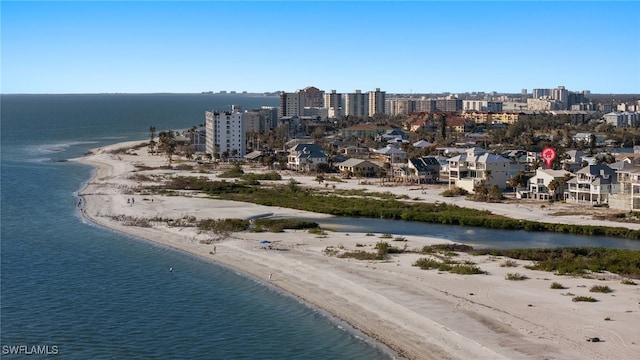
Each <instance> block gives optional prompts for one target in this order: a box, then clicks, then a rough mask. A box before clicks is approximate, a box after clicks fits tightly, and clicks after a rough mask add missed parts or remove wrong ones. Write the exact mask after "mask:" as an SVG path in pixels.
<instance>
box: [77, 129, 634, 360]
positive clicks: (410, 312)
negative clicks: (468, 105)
mask: <svg viewBox="0 0 640 360" xmlns="http://www.w3.org/2000/svg"><path fill="white" fill-rule="evenodd" d="M136 143H140V142H129V143H120V144H115V145H112V146H108V147H103V148H98V149H95V150H93V151H92V154H89V155H87V156H85V157H83V158H80V159H74V160H73V161H78V162H81V163H84V164H89V165H92V166H94V167H95V174H94V176H93V178H92V179H91V180H90V181H89V182H88V184H87V186H86V188H85V189H83V190H82V191H81V193H80V195H81V197H82V203H81V204H80V208H81V209H82V212H83V214H84V215H85V216H86V217H87V218H89V219H91V220H92V221H93V222H95V223H97V224H100V225H102V226H105V227H108V228H110V229H113V230H116V231H121V232H123V233H127V234H130V235H133V236H136V237H139V238H143V239H146V240H149V241H153V242H156V243H159V244H162V245H165V246H169V247H172V248H175V249H179V250H182V251H186V252H188V253H191V254H194V255H196V256H199V257H202V258H206V259H209V260H211V261H214V262H217V263H220V264H224V265H226V266H230V267H232V268H234V269H237V270H238V271H240V272H242V273H246V274H250V275H252V276H255V277H257V278H259V279H262V280H264V281H265V282H268V283H270V284H272V285H273V286H276V287H278V288H280V289H282V290H283V291H285V292H287V293H289V294H292V295H293V296H296V297H299V298H300V299H302V300H304V301H306V302H308V303H310V304H312V305H313V306H317V307H319V308H322V309H324V310H326V311H327V312H329V313H331V314H333V315H334V316H336V317H338V318H340V319H342V320H344V321H346V322H347V323H349V324H350V325H351V326H353V327H354V328H356V329H358V330H360V331H362V332H363V333H365V334H367V335H368V336H370V337H371V338H373V339H375V340H378V341H379V342H381V343H383V344H385V345H386V346H388V347H389V348H390V349H392V350H393V351H395V352H396V353H397V354H398V355H399V357H401V358H407V359H634V358H637V356H638V354H640V326H639V325H638V324H640V286H633V285H623V284H621V278H619V277H617V276H614V275H611V274H597V275H595V276H594V277H593V278H591V279H587V278H582V277H567V276H556V275H554V274H552V273H549V272H542V271H533V270H528V269H525V268H524V265H527V263H528V262H526V261H517V263H518V267H515V268H513V267H502V266H500V265H501V264H503V263H504V261H505V259H503V258H497V257H492V256H477V257H471V256H468V255H466V254H461V255H460V256H459V258H458V260H464V259H465V258H467V257H468V258H469V260H471V261H473V262H475V263H476V264H477V266H479V267H480V268H481V269H482V270H484V271H486V274H481V275H455V274H451V273H447V272H438V271H435V270H421V269H419V268H418V267H416V266H412V264H413V263H414V262H415V261H416V260H417V259H418V258H421V257H424V256H425V255H420V254H415V253H404V254H391V255H390V258H389V259H388V260H385V261H361V260H355V259H343V258H338V257H336V256H330V255H328V254H327V253H326V252H325V250H326V249H327V248H330V249H335V250H337V251H346V250H359V249H364V250H369V251H373V246H374V245H375V244H376V243H377V242H378V241H381V239H380V236H381V235H382V234H373V236H372V235H371V234H364V233H361V234H357V233H349V234H345V233H338V232H327V234H326V235H314V234H310V233H308V232H306V231H286V232H284V233H266V232H265V233H252V232H242V233H234V234H233V235H232V236H231V237H229V238H227V239H224V240H221V241H218V242H215V243H212V244H203V243H201V242H200V241H201V240H204V239H205V238H206V235H205V234H198V233H197V231H196V229H195V228H194V227H181V226H172V227H169V226H167V225H166V222H152V226H150V227H140V226H128V225H126V224H125V222H124V221H123V220H122V219H125V218H137V219H141V218H144V219H152V218H170V219H182V218H186V217H195V218H197V219H210V218H215V219H221V218H245V219H246V218H251V217H256V216H263V215H266V214H272V215H274V216H304V217H311V218H312V217H323V216H326V215H323V214H316V213H310V212H304V211H298V210H292V209H286V208H279V207H266V206H260V205H254V204H248V203H239V202H232V201H220V200H211V199H207V198H205V197H203V196H201V195H199V194H197V193H189V192H185V193H184V194H183V195H184V196H163V195H158V194H141V193H140V192H139V187H140V186H144V185H148V183H145V182H144V180H143V181H140V180H139V179H141V178H142V177H140V176H138V175H145V176H146V177H150V178H153V177H154V176H168V175H172V174H173V173H181V174H182V175H193V176H206V177H209V178H212V179H213V178H215V177H216V175H215V173H216V172H213V173H206V174H205V173H199V172H196V171H195V170H193V171H189V170H183V171H179V170H170V169H166V168H162V169H161V168H160V167H162V166H164V165H166V163H167V162H166V158H165V157H163V156H159V155H157V156H151V155H148V154H147V148H146V147H144V148H141V149H139V150H136V151H128V152H126V153H118V154H115V153H112V150H114V149H117V148H130V147H131V146H133V145H135V144H136ZM174 165H175V164H174ZM174 168H175V166H174ZM247 171H251V170H247ZM291 177H293V178H295V179H296V181H298V182H300V183H301V186H310V187H316V188H319V187H324V185H320V184H318V183H317V182H316V181H315V180H314V179H315V176H299V175H297V174H290V175H283V180H282V183H286V181H288V180H289V178H291ZM335 185H336V187H338V188H342V189H347V188H358V189H363V188H364V189H367V190H370V191H389V192H393V193H398V194H406V195H409V196H410V197H411V198H412V199H413V198H420V199H424V200H425V201H429V202H434V201H441V202H449V203H454V204H457V205H460V206H464V207H470V208H471V207H472V208H481V209H486V210H489V211H491V212H493V213H496V214H501V215H506V216H510V217H514V218H522V219H529V220H537V221H547V222H561V223H572V224H585V223H589V224H592V225H596V224H601V225H608V226H627V227H632V228H634V229H640V224H620V223H613V222H608V221H602V220H594V219H592V218H591V217H590V216H589V215H588V214H584V213H580V212H579V211H577V210H576V209H572V208H571V207H570V206H569V205H566V204H560V203H558V204H548V203H545V206H544V207H543V206H541V203H533V202H522V203H507V204H487V203H476V202H471V201H467V200H465V199H463V198H443V197H441V196H440V195H439V194H440V193H441V192H442V187H436V186H427V187H426V188H425V189H421V188H419V187H418V188H416V187H415V186H393V187H380V185H379V184H378V183H377V182H376V180H373V182H371V183H369V184H361V183H359V181H358V180H357V179H351V180H347V181H345V182H340V183H336V184H335ZM131 199H133V200H134V201H133V202H132V201H131ZM558 212H566V213H572V214H574V215H567V216H554V215H553V214H556V213H558ZM406 239H407V241H406V244H407V247H408V248H410V249H420V248H422V247H423V246H425V245H430V244H440V243H444V242H446V241H445V240H442V239H435V238H429V237H418V236H406ZM261 240H269V241H271V244H272V245H273V246H274V247H277V248H278V249H279V250H268V249H265V247H264V246H262V245H261V244H260V241H261ZM356 245H358V246H356ZM394 245H395V244H394ZM214 246H215V251H214ZM514 272H517V273H520V274H523V275H526V276H527V277H528V278H529V279H527V280H524V281H509V280H506V279H505V276H506V274H507V273H514ZM552 282H559V283H561V284H562V285H563V286H564V287H565V289H551V288H550V285H551V283H552ZM636 282H639V281H636ZM593 285H607V286H609V287H610V288H612V289H613V292H612V293H609V294H601V293H591V292H589V288H591V287H592V286H593ZM569 293H571V294H575V295H584V296H593V297H594V298H596V299H598V302H595V303H586V302H573V301H572V300H571V299H572V296H571V295H570V294H569ZM605 319H608V320H605ZM593 337H598V338H599V339H600V340H601V341H600V342H597V343H596V342H590V341H587V339H590V338H593Z"/></svg>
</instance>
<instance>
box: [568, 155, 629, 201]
mask: <svg viewBox="0 0 640 360" xmlns="http://www.w3.org/2000/svg"><path fill="white" fill-rule="evenodd" d="M619 190H620V186H619V183H618V176H617V174H616V172H615V171H614V170H613V169H611V168H610V167H608V166H607V165H604V164H598V165H588V166H585V167H584V168H582V169H580V170H578V171H577V172H576V177H574V178H573V179H571V180H569V181H567V190H566V191H565V193H564V196H565V200H566V201H567V202H570V203H588V204H606V203H607V202H608V199H609V194H614V193H617V192H619Z"/></svg>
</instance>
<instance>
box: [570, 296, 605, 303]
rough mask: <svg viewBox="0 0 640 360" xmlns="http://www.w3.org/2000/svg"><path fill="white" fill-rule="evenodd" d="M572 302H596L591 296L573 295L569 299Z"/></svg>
mask: <svg viewBox="0 0 640 360" xmlns="http://www.w3.org/2000/svg"><path fill="white" fill-rule="evenodd" d="M571 301H573V302H597V301H598V300H597V299H594V298H592V297H591V296H575V297H574V298H573V299H571Z"/></svg>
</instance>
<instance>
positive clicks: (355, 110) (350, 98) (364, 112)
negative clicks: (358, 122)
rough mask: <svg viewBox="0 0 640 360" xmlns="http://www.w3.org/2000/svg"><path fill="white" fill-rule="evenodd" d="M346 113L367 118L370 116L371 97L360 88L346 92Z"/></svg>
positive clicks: (344, 108) (346, 114)
mask: <svg viewBox="0 0 640 360" xmlns="http://www.w3.org/2000/svg"><path fill="white" fill-rule="evenodd" d="M343 110H344V115H345V116H356V117H359V118H366V117H367V116H369V97H368V96H367V94H363V93H362V91H360V90H355V91H354V92H353V93H349V94H344V107H343Z"/></svg>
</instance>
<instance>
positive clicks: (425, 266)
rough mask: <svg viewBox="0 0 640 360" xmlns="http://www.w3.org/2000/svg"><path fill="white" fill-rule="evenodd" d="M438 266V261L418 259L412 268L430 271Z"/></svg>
mask: <svg viewBox="0 0 640 360" xmlns="http://www.w3.org/2000/svg"><path fill="white" fill-rule="evenodd" d="M440 264H441V263H440V262H439V261H438V260H434V259H431V258H420V259H418V260H416V261H415V262H414V263H413V266H417V267H419V268H420V269H422V270H430V269H437V268H438V266H440Z"/></svg>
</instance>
